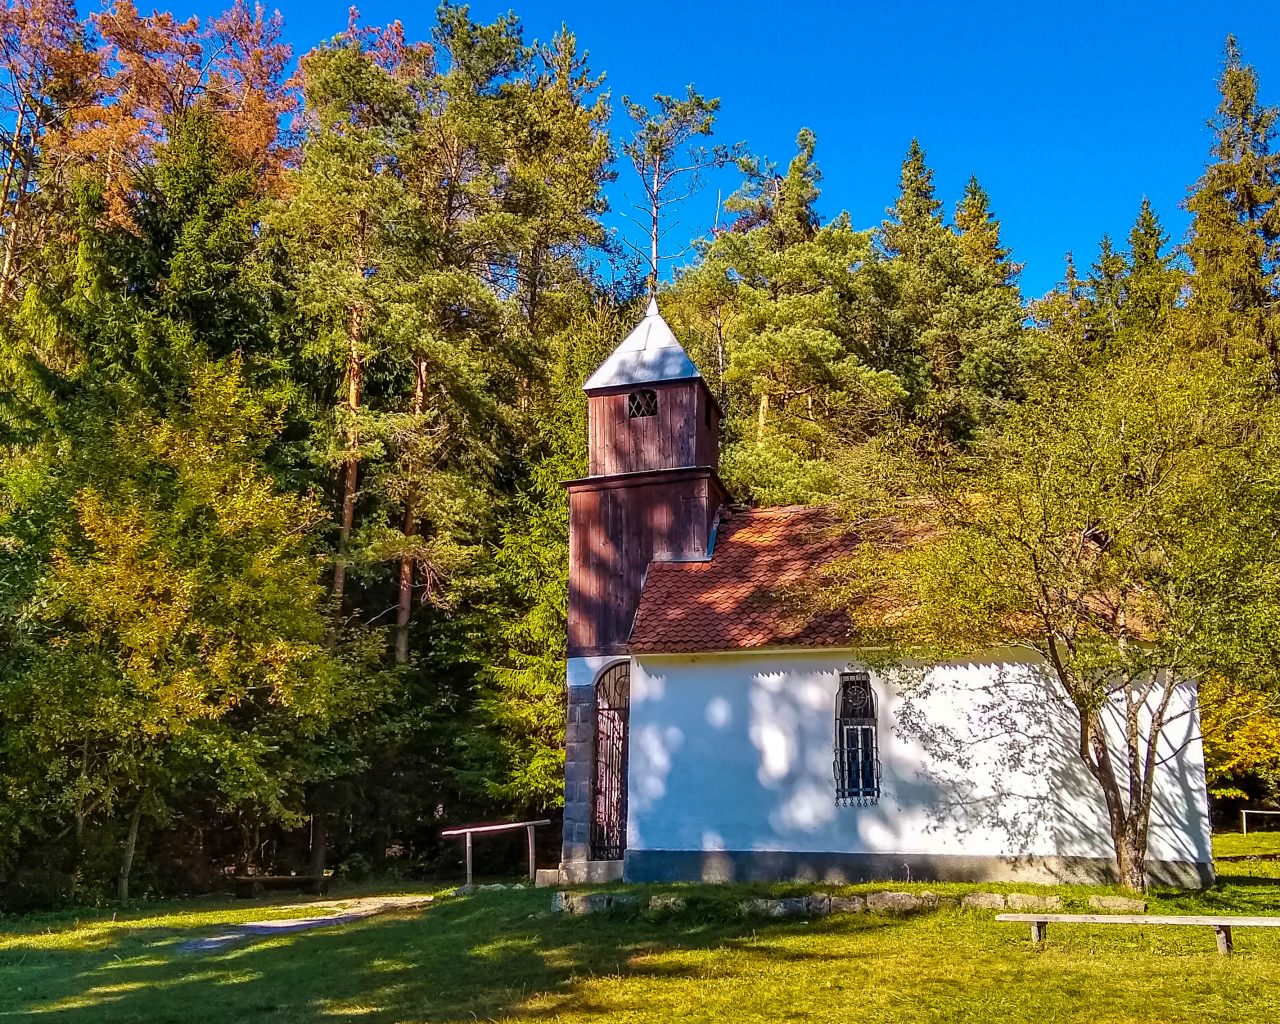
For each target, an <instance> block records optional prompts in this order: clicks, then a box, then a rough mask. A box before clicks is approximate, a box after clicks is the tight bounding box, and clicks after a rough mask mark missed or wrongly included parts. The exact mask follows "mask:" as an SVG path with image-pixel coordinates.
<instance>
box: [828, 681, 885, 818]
mask: <svg viewBox="0 0 1280 1024" xmlns="http://www.w3.org/2000/svg"><path fill="white" fill-rule="evenodd" d="M835 775H836V803H837V804H838V805H839V806H841V807H864V806H867V805H870V804H874V803H878V802H879V800H880V751H879V743H878V740H877V736H876V695H875V691H874V690H872V689H871V676H870V675H868V674H867V673H866V672H854V671H848V672H841V673H840V693H839V694H838V695H837V697H836V759H835Z"/></svg>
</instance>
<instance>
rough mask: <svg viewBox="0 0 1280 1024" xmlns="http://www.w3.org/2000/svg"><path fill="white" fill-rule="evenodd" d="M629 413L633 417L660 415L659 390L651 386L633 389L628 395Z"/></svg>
mask: <svg viewBox="0 0 1280 1024" xmlns="http://www.w3.org/2000/svg"><path fill="white" fill-rule="evenodd" d="M627 415H628V416H629V417H631V419H633V420H635V419H641V418H642V417H645V416H657V415H658V392H656V391H654V390H652V389H651V388H645V389H644V390H642V391H633V392H631V394H629V395H627Z"/></svg>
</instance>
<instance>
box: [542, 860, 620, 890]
mask: <svg viewBox="0 0 1280 1024" xmlns="http://www.w3.org/2000/svg"><path fill="white" fill-rule="evenodd" d="M557 874H558V876H559V878H558V880H557V881H556V882H555V883H548V884H556V885H588V884H589V885H600V884H602V883H604V882H621V881H622V861H620V860H576V861H565V862H563V863H562V864H561V865H560V870H559V872H557Z"/></svg>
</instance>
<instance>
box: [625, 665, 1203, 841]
mask: <svg viewBox="0 0 1280 1024" xmlns="http://www.w3.org/2000/svg"><path fill="white" fill-rule="evenodd" d="M857 666H858V662H857V657H856V654H855V653H852V652H838V651H792V652H754V653H736V654H713V655H669V656H668V655H663V656H659V655H650V656H637V657H635V658H634V659H633V662H632V671H631V719H630V755H629V757H630V770H629V789H628V799H629V819H628V848H629V849H631V850H652V851H672V850H674V851H717V850H723V851H804V852H813V853H816V852H832V853H854V854H860V853H868V854H925V855H939V854H941V855H960V856H983V857H1055V856H1056V857H1095V858H1111V857H1112V856H1113V850H1112V845H1111V841H1110V838H1109V832H1108V829H1107V818H1106V811H1105V805H1104V803H1103V800H1102V796H1101V792H1100V790H1099V788H1098V786H1097V783H1096V782H1095V781H1094V780H1093V779H1092V778H1091V777H1090V776H1089V774H1088V772H1087V770H1086V769H1085V767H1084V765H1083V764H1082V763H1081V762H1080V759H1079V756H1078V754H1077V753H1076V748H1077V745H1078V726H1077V720H1076V718H1075V712H1074V709H1073V708H1072V707H1071V706H1070V705H1069V704H1068V703H1067V702H1066V700H1065V698H1064V697H1062V696H1060V695H1059V694H1058V693H1057V692H1056V690H1055V686H1054V684H1052V682H1051V681H1050V680H1048V679H1047V678H1046V677H1045V675H1044V674H1043V672H1041V671H1040V670H1039V669H1038V668H1037V667H1036V665H1035V664H1034V662H1030V661H1028V660H1027V659H1026V657H1025V656H1024V655H1021V654H1020V653H1019V652H1014V651H1009V652H1001V653H1000V654H996V655H993V656H991V657H990V658H987V659H979V660H975V661H972V662H968V663H963V664H949V665H943V666H938V667H935V668H932V669H930V670H929V671H928V672H927V673H922V676H923V680H922V681H921V680H919V679H916V680H912V681H911V682H910V683H909V684H908V683H906V682H904V681H902V680H899V681H898V682H899V684H900V685H895V683H894V682H893V681H891V680H889V679H886V678H885V677H883V676H881V675H878V674H874V673H873V676H872V679H873V684H874V686H875V690H876V693H877V698H878V703H879V707H878V724H879V754H880V761H881V764H882V773H883V774H882V783H881V798H880V801H879V803H878V805H876V806H870V807H838V806H836V802H835V799H834V783H833V772H832V760H833V750H832V746H833V742H832V736H833V719H834V711H835V699H836V691H837V688H838V683H839V673H840V671H841V670H843V669H847V668H850V667H857ZM1169 714H1170V717H1171V719H1172V721H1171V723H1170V724H1169V725H1168V726H1167V727H1166V733H1165V738H1164V741H1163V744H1162V747H1161V766H1160V769H1159V775H1158V779H1157V784H1156V792H1155V798H1154V806H1153V811H1152V822H1151V840H1150V849H1149V857H1150V858H1151V859H1152V860H1170V861H1194V862H1207V861H1208V860H1210V846H1209V842H1210V840H1209V822H1208V812H1207V798H1206V794H1205V781H1204V760H1203V750H1202V747H1201V742H1200V733H1199V718H1198V713H1197V708H1196V699H1195V691H1194V688H1193V687H1191V686H1186V687H1184V688H1180V689H1179V691H1178V693H1177V694H1176V695H1175V698H1174V702H1173V707H1172V708H1171V709H1170V712H1169Z"/></svg>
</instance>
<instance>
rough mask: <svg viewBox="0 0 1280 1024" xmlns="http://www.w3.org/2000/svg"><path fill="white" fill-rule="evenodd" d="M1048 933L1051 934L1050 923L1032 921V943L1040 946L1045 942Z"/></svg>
mask: <svg viewBox="0 0 1280 1024" xmlns="http://www.w3.org/2000/svg"><path fill="white" fill-rule="evenodd" d="M1048 932H1049V922H1048V921H1032V922H1031V941H1032V942H1033V943H1034V944H1035V945H1037V946H1038V945H1040V943H1042V942H1044V937H1045V935H1047V934H1048Z"/></svg>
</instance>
